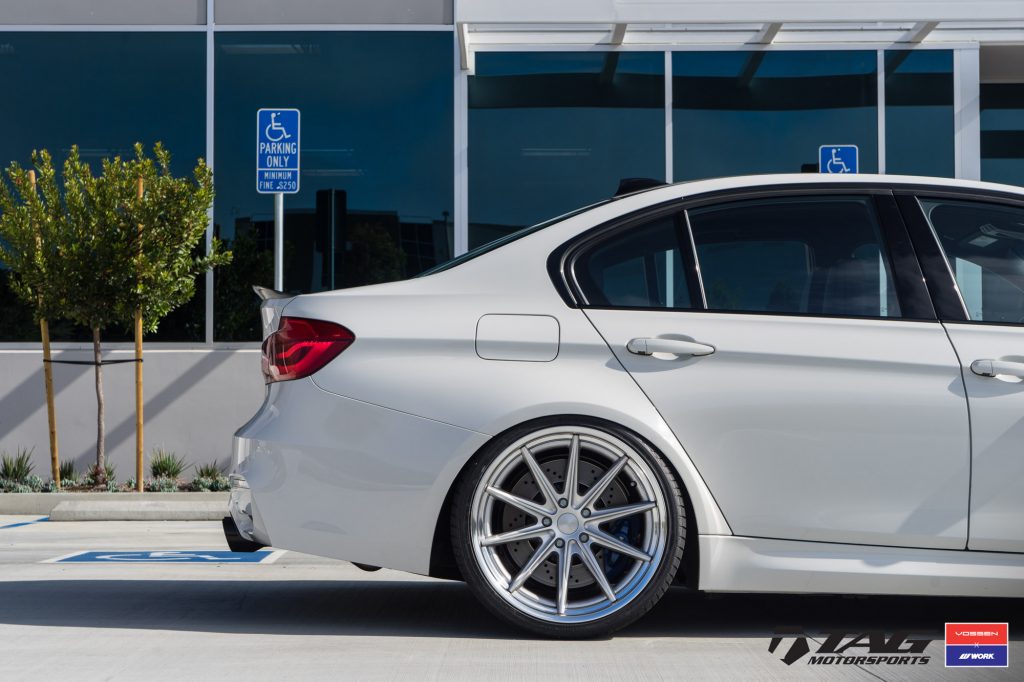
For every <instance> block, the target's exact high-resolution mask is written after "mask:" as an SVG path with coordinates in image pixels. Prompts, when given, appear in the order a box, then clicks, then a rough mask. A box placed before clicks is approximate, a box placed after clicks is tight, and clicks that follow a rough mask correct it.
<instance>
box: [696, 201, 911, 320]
mask: <svg viewBox="0 0 1024 682" xmlns="http://www.w3.org/2000/svg"><path fill="white" fill-rule="evenodd" d="M690 224H691V226H692V230H693V240H694V243H695V244H696V247H697V260H698V262H699V263H700V271H701V276H702V281H703V283H704V294H705V296H706V298H707V303H708V308H709V309H711V310H727V311H737V312H775V313H782V314H811V315H843V316H848V317H899V315H900V307H899V303H898V301H897V298H896V292H895V288H894V287H893V283H892V277H891V272H890V265H889V258H888V255H887V254H886V251H885V249H884V248H883V241H882V236H881V228H880V225H879V221H878V217H877V215H876V213H875V208H874V204H873V202H872V200H871V198H870V197H862V196H815V197H786V198H772V199H759V200H751V201H741V202H734V203H729V204H720V205H717V206H710V207H705V208H698V209H694V210H692V211H690Z"/></svg>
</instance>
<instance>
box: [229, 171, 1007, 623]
mask: <svg viewBox="0 0 1024 682" xmlns="http://www.w3.org/2000/svg"><path fill="white" fill-rule="evenodd" d="M262 312H263V316H264V322H265V325H266V327H267V330H266V331H267V333H268V336H267V338H266V340H265V342H264V345H263V362H264V365H263V367H264V374H265V375H266V381H267V386H268V390H267V394H266V400H265V402H264V404H263V407H262V408H261V409H260V410H259V413H258V414H256V416H254V417H253V418H252V420H250V421H249V423H247V424H246V425H245V426H243V427H242V428H241V429H240V430H239V431H238V433H237V434H236V437H235V445H234V473H233V476H232V483H233V488H232V503H231V517H230V518H229V519H226V520H225V528H226V531H227V534H228V538H229V540H230V542H231V544H232V546H233V547H236V548H241V549H251V548H254V547H257V546H262V545H271V544H272V545H273V546H275V547H281V548H287V549H292V550H296V551H300V552H307V553H311V554H317V555H322V556H328V557H336V558H339V559H347V560H349V561H352V562H355V563H357V564H358V565H360V566H362V567H365V568H368V569H372V568H374V567H380V566H386V567H390V568H395V569H400V570H404V571H411V572H413V573H420V574H425V575H432V576H439V577H446V578H455V579H461V580H464V581H466V582H467V583H468V584H469V586H470V587H471V589H472V590H473V592H474V593H475V594H476V596H477V597H478V598H479V599H480V601H481V602H482V603H483V604H484V605H485V606H486V607H487V608H489V609H490V610H491V611H493V612H494V613H495V614H497V615H498V616H500V617H502V618H505V619H506V620H508V621H511V622H512V623H515V624H517V625H519V626H522V627H525V628H527V629H529V630H532V631H534V632H536V633H541V634H545V635H551V636H559V637H583V636H593V635H597V634H602V633H607V632H610V631H613V630H615V629H617V628H621V627H623V626H624V625H626V624H628V623H630V622H632V621H634V620H636V619H637V618H639V617H640V616H642V615H643V614H644V613H645V612H647V611H648V610H649V609H650V608H651V607H652V606H654V604H655V603H657V601H658V600H659V598H660V597H661V596H662V595H663V594H664V593H665V591H666V590H667V589H668V588H669V586H670V585H673V584H682V585H687V586H689V587H691V588H693V589H699V590H706V591H712V592H715V591H742V592H831V593H836V592H841V593H858V594H879V593H899V594H920V595H927V594H941V595H964V596H1010V597H1022V596H1024V190H1022V189H1021V188H1013V187H1007V186H1000V185H991V184H985V183H979V182H961V181H949V180H938V179H934V178H909V177H896V176H866V175H865V176H849V175H844V176H808V175H782V176H756V177H743V178H729V179H717V180H707V181H701V182H693V183H686V184H678V185H672V186H663V187H659V188H655V189H649V190H647V191H641V192H636V193H632V194H627V195H624V196H620V197H617V198H615V199H613V200H609V201H607V202H604V203H601V204H598V205H595V206H592V207H589V208H587V209H584V210H581V211H579V212H576V213H573V214H570V215H566V216H562V217H560V218H558V219H556V220H554V221H551V222H549V223H546V224H542V225H538V226H536V227H532V228H528V229H525V230H522V231H520V232H516V233H515V234H512V235H510V236H508V237H506V238H504V239H501V240H499V241H497V242H494V243H491V244H488V245H487V246H484V247H482V248H479V249H476V250H474V251H470V252H469V253H467V254H466V255H464V256H461V257H459V258H456V259H455V260H453V261H451V262H449V263H447V264H446V265H444V266H442V267H440V268H437V269H435V270H434V271H432V272H429V273H426V274H425V275H423V276H420V277H417V278H414V279H411V280H407V281H402V282H393V283H390V284H381V285H375V286H367V287H361V288H356V289H348V290H343V291H333V292H328V293H321V294H314V295H304V296H298V297H294V298H270V299H268V300H266V301H265V302H264V306H263V311H262Z"/></svg>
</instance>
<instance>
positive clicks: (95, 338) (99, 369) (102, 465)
mask: <svg viewBox="0 0 1024 682" xmlns="http://www.w3.org/2000/svg"><path fill="white" fill-rule="evenodd" d="M92 357H93V361H94V362H95V363H96V366H95V369H96V481H95V482H96V483H99V484H105V483H106V482H107V462H106V453H105V451H104V447H105V445H106V444H105V442H104V440H105V438H104V434H103V431H104V428H103V365H102V364H101V359H102V356H101V355H100V328H99V327H93V328H92Z"/></svg>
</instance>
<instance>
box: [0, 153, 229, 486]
mask: <svg viewBox="0 0 1024 682" xmlns="http://www.w3.org/2000/svg"><path fill="white" fill-rule="evenodd" d="M154 156H155V159H150V158H148V157H147V156H146V154H145V151H144V149H143V147H142V145H141V144H137V145H135V158H134V159H122V158H121V157H119V156H118V157H114V158H113V159H103V161H102V162H101V172H100V173H99V175H93V172H92V169H91V168H90V166H89V165H88V164H87V163H85V162H84V161H82V160H81V157H80V156H79V153H78V148H77V147H72V148H71V151H70V152H69V154H68V157H67V159H66V160H65V162H64V168H63V177H62V180H63V186H61V183H60V182H58V179H57V176H56V172H55V170H54V168H53V163H52V159H51V157H50V155H49V154H48V153H47V152H46V151H45V150H43V151H41V152H38V153H34V154H33V157H32V160H33V164H34V165H35V167H36V171H37V172H38V175H39V180H38V183H37V187H38V191H37V192H33V191H29V190H26V187H27V185H26V182H27V179H28V175H27V173H28V172H27V171H25V170H23V169H22V168H21V167H19V166H18V165H17V164H12V165H11V167H10V169H9V170H8V177H9V178H10V182H11V184H12V185H13V186H14V189H15V192H12V191H10V190H9V189H8V188H6V187H5V188H4V189H3V190H2V191H0V211H2V213H3V216H4V218H5V219H6V216H7V215H8V214H11V215H13V216H15V218H14V219H12V220H10V221H9V222H10V223H11V227H10V228H5V229H4V231H3V232H0V236H2V239H3V241H5V242H7V243H8V246H7V247H5V250H4V251H3V252H2V253H0V256H2V257H3V259H4V261H5V262H6V263H7V264H8V266H9V267H10V268H11V271H12V273H14V275H13V277H12V278H11V286H12V288H13V289H14V290H15V292H17V293H18V295H19V296H21V297H22V298H23V299H24V300H26V301H29V302H32V300H33V296H34V297H35V298H36V299H37V300H38V301H41V303H39V305H38V309H37V316H61V317H64V318H67V319H68V320H70V321H72V322H74V323H76V324H80V325H83V326H86V327H88V328H89V329H90V330H91V332H92V343H93V361H94V362H95V384H96V407H97V410H96V469H95V471H94V473H95V474H96V477H97V480H98V481H100V482H102V479H103V478H104V472H105V470H106V466H105V464H106V462H105V437H104V434H105V430H104V398H103V365H102V343H101V334H102V332H103V330H104V329H106V328H108V327H109V326H111V325H118V324H120V325H124V326H126V327H129V326H131V325H132V323H133V322H134V323H136V326H137V327H140V328H142V329H144V330H145V331H150V332H152V331H155V330H156V328H157V326H158V325H159V322H160V320H161V319H162V318H163V317H164V316H166V315H167V314H168V313H169V312H170V311H172V310H173V309H175V308H176V307H178V306H180V305H182V304H184V303H186V302H187V301H188V300H189V299H190V298H192V296H193V295H194V294H195V278H196V276H197V275H199V274H200V273H202V272H205V271H206V270H207V269H209V268H211V267H214V266H216V265H220V264H223V263H226V262H228V261H229V260H230V258H231V255H230V253H228V252H223V251H222V250H221V249H220V246H219V243H217V242H216V241H214V242H213V244H212V246H211V250H210V253H209V255H195V254H196V247H197V246H198V245H199V243H200V241H201V240H202V239H203V237H204V235H205V232H206V223H207V219H208V218H207V212H208V210H209V208H210V206H211V204H212V202H213V177H212V173H211V171H210V169H209V168H208V167H207V166H206V164H205V163H204V162H203V161H202V160H201V159H200V160H199V162H198V164H197V166H196V168H195V170H194V171H193V174H192V177H191V178H175V177H173V176H172V175H171V173H170V166H169V164H170V154H169V153H168V152H167V150H166V149H164V148H163V146H162V145H160V144H157V145H156V146H155V148H154ZM140 185H141V186H140ZM34 224H40V225H41V226H42V228H41V229H42V232H41V234H42V238H41V242H42V244H43V248H42V249H39V248H35V249H33V246H32V245H33V244H36V242H35V241H30V240H29V236H31V232H32V230H33V229H35V228H34V227H32V226H33V225H34ZM25 225H28V226H29V227H25ZM8 233H10V236H9V235H8ZM40 252H42V254H43V255H42V256H40V255H38V254H39V253H40ZM32 258H35V260H36V261H37V264H36V265H32V263H31V262H30V261H31V259H32ZM136 341H137V347H138V348H139V349H141V335H137V337H136ZM139 352H140V351H137V354H139ZM140 371H141V368H140ZM138 377H139V378H140V380H141V374H139V375H138ZM139 409H140V414H141V405H140V406H139Z"/></svg>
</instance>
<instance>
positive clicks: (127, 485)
mask: <svg viewBox="0 0 1024 682" xmlns="http://www.w3.org/2000/svg"><path fill="white" fill-rule="evenodd" d="M121 489H122V490H123V491H124V492H127V493H133V492H135V477H134V476H129V477H128V480H127V481H125V482H124V486H123V487H122V488H121Z"/></svg>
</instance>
